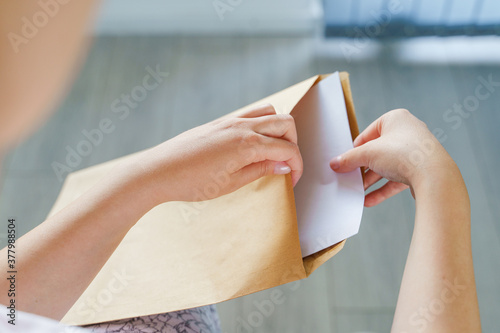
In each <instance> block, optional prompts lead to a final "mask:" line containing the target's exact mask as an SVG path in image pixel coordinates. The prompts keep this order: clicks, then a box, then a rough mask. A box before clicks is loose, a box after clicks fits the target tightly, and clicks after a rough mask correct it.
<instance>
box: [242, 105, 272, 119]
mask: <svg viewBox="0 0 500 333" xmlns="http://www.w3.org/2000/svg"><path fill="white" fill-rule="evenodd" d="M273 114H276V110H275V109H274V107H273V106H272V105H271V104H264V105H260V106H257V107H255V108H252V109H250V110H247V111H245V112H243V113H241V114H239V115H238V117H240V118H255V117H262V116H269V115H273Z"/></svg>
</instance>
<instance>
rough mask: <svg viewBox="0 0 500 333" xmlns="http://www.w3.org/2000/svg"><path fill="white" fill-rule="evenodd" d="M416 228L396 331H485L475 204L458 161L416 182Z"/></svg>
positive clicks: (398, 306)
mask: <svg viewBox="0 0 500 333" xmlns="http://www.w3.org/2000/svg"><path fill="white" fill-rule="evenodd" d="M413 191H414V194H415V200H416V216H415V228H414V232H413V237H412V241H411V246H410V251H409V254H408V260H407V263H406V267H405V272H404V276H403V281H402V285H401V290H400V294H399V299H398V305H397V309H396V314H395V318H394V324H393V332H404V331H406V332H459V331H460V332H480V330H481V329H480V320H479V309H478V303H477V295H476V287H475V281H474V269H473V265H472V252H471V240H470V203H469V197H468V194H467V189H466V187H465V184H464V182H463V180H462V177H461V175H460V171H459V170H458V168H457V167H456V165H455V164H454V163H452V162H451V163H449V167H448V168H442V169H439V170H433V172H429V175H428V176H426V177H425V179H424V180H422V181H419V182H418V183H417V184H415V185H414V186H413Z"/></svg>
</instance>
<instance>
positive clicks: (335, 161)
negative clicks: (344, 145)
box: [330, 155, 342, 170]
mask: <svg viewBox="0 0 500 333" xmlns="http://www.w3.org/2000/svg"><path fill="white" fill-rule="evenodd" d="M341 158H342V155H339V156H337V157H334V158H333V159H332V160H331V161H330V167H331V168H332V169H333V170H337V169H338V168H339V167H340V159H341Z"/></svg>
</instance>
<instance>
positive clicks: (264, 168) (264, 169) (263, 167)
mask: <svg viewBox="0 0 500 333" xmlns="http://www.w3.org/2000/svg"><path fill="white" fill-rule="evenodd" d="M270 169H271V166H270V164H269V163H261V164H260V176H261V177H262V176H265V175H267V174H269V173H270Z"/></svg>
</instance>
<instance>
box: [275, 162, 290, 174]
mask: <svg viewBox="0 0 500 333" xmlns="http://www.w3.org/2000/svg"><path fill="white" fill-rule="evenodd" d="M291 171H292V169H290V167H289V166H288V164H286V163H285V162H278V163H276V164H275V165H274V174H275V175H286V174H287V173H290V172H291Z"/></svg>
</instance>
